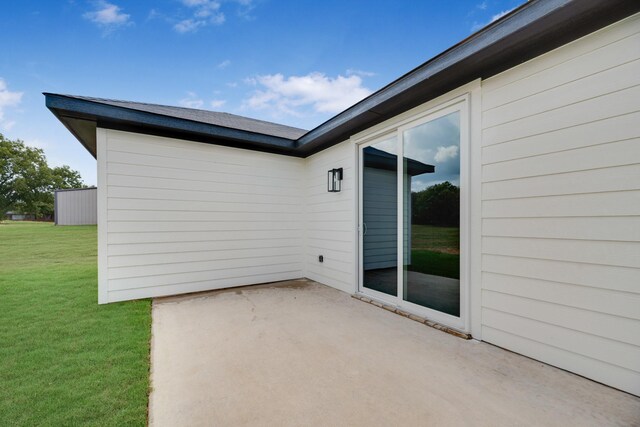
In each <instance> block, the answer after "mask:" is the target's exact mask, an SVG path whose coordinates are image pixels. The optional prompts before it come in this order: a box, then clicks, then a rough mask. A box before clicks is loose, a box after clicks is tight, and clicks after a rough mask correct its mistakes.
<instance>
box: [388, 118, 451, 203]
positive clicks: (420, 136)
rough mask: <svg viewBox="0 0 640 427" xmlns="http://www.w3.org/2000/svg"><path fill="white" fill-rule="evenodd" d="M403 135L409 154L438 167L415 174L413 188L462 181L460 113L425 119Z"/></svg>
mask: <svg viewBox="0 0 640 427" xmlns="http://www.w3.org/2000/svg"><path fill="white" fill-rule="evenodd" d="M403 137H404V156H405V157H406V158H409V159H414V160H417V161H419V162H422V163H426V164H429V165H434V166H435V168H436V170H435V173H428V174H422V175H418V176H414V177H413V178H412V180H411V191H421V190H424V189H425V188H427V187H430V186H432V185H434V184H439V183H441V182H445V181H449V182H450V183H452V184H454V185H457V186H459V185H460V113H458V112H455V113H451V114H448V115H446V116H443V117H440V118H438V119H435V120H432V121H430V122H427V123H423V124H421V125H419V126H416V127H415V128H412V129H409V130H407V131H405V132H404V135H403ZM385 142H386V141H385ZM391 142H392V144H391V145H393V144H395V141H391ZM376 147H377V146H376ZM377 148H379V147H377ZM385 151H387V150H386V149H385Z"/></svg>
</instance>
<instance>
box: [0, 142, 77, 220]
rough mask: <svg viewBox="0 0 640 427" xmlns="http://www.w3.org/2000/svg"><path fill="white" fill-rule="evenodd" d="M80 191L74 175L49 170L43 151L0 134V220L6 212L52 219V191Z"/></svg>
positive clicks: (68, 171)
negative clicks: (74, 189) (73, 189)
mask: <svg viewBox="0 0 640 427" xmlns="http://www.w3.org/2000/svg"><path fill="white" fill-rule="evenodd" d="M83 187H86V186H85V185H84V183H83V181H82V178H81V177H80V174H79V173H78V172H77V171H75V170H73V169H71V168H70V167H69V166H66V165H65V166H57V167H50V166H49V165H48V164H47V158H46V157H45V155H44V151H43V150H42V149H40V148H34V147H29V146H28V145H26V144H25V143H24V142H23V141H21V140H19V139H18V140H15V141H12V140H10V139H7V138H5V137H4V135H2V134H0V219H1V218H3V217H4V215H5V213H6V212H9V211H13V212H17V213H22V214H30V215H33V216H34V217H35V218H36V219H40V218H52V217H53V213H54V206H53V204H54V201H53V197H54V196H53V191H54V190H58V189H68V188H83Z"/></svg>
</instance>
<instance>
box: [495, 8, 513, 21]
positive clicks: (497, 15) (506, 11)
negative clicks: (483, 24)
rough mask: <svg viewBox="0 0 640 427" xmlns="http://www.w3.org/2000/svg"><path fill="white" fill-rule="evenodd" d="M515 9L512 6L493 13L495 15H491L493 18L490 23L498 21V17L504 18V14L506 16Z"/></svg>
mask: <svg viewBox="0 0 640 427" xmlns="http://www.w3.org/2000/svg"><path fill="white" fill-rule="evenodd" d="M513 9H515V7H512V8H511V9H507V10H503V11H502V12H498V13H496V14H495V15H493V16H492V17H491V20H490V21H489V24H490V23H492V22H494V21H497V20H498V19H500V18H502V17H503V16H505V15H508V14H509V13H511V11H512V10H513Z"/></svg>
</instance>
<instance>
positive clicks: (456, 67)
mask: <svg viewBox="0 0 640 427" xmlns="http://www.w3.org/2000/svg"><path fill="white" fill-rule="evenodd" d="M639 10H640V1H638V0H532V1H529V2H528V3H525V4H523V5H522V6H520V7H519V8H518V9H516V10H514V11H513V12H511V13H510V14H509V15H507V16H506V17H505V18H503V19H500V20H498V21H496V22H494V23H493V24H490V25H489V26H487V27H485V28H484V29H482V30H480V31H479V32H477V33H475V34H473V35H471V36H470V37H469V38H467V39H466V40H463V41H462V42H460V43H458V44H457V45H455V46H453V47H451V48H450V49H448V50H446V51H444V52H443V53H441V54H439V55H438V56H436V57H434V58H433V59H431V60H429V61H427V62H426V63H424V64H423V65H421V66H419V67H417V68H415V69H414V70H412V71H410V72H409V73H407V74H405V75H404V76H402V77H400V78H399V79H397V80H395V81H394V82H392V83H390V84H389V85H387V86H385V87H384V88H382V89H380V90H378V91H377V92H375V93H374V94H372V95H370V96H369V97H367V98H365V99H364V100H362V101H360V102H359V103H357V104H355V105H354V106H352V107H350V108H348V109H347V110H345V111H343V112H342V113H339V114H338V115H336V116H334V117H333V118H331V119H329V120H328V121H326V122H325V123H323V124H321V125H320V126H318V127H316V128H315V129H313V130H311V131H309V132H307V133H306V134H305V135H303V136H302V137H301V138H300V139H298V149H300V150H302V151H303V152H304V155H305V156H309V155H311V154H314V153H317V152H318V151H321V150H324V149H326V148H328V147H330V146H332V145H335V144H337V143H340V142H342V141H345V140H346V139H348V138H349V137H350V136H352V135H354V134H356V133H358V132H360V131H362V130H364V129H367V128H369V127H371V126H374V125H376V124H378V123H381V122H383V121H385V120H387V119H389V118H391V117H394V116H396V115H398V114H401V113H403V112H405V111H407V110H409V109H411V108H413V107H416V106H418V105H420V104H422V103H424V102H427V101H429V100H431V99H434V98H436V97H437V96H440V95H442V94H444V93H447V92H448V91H450V90H453V89H455V88H456V87H459V86H461V85H464V84H466V83H469V82H471V81H473V80H476V79H478V78H485V79H486V78H488V77H491V76H493V75H495V74H498V73H500V72H502V71H504V70H507V69H509V68H512V67H513V66H516V65H518V64H520V63H523V62H526V61H528V60H529V59H532V58H535V57H536V56H539V55H541V54H543V53H546V52H548V51H550V50H553V49H555V48H557V47H560V46H562V45H564V44H567V43H569V42H571V41H573V40H576V39H578V38H580V37H582V36H584V35H587V34H589V33H591V32H594V31H597V30H598V29H600V28H603V27H605V26H607V25H609V24H612V23H614V22H617V21H619V20H621V19H624V18H626V17H627V16H630V15H632V14H633V13H636V12H638V11H639Z"/></svg>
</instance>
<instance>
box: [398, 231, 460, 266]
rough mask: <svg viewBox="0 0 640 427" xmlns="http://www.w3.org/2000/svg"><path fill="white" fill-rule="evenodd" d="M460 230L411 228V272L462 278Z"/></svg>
mask: <svg viewBox="0 0 640 427" xmlns="http://www.w3.org/2000/svg"><path fill="white" fill-rule="evenodd" d="M459 242H460V229H459V228H457V227H435V226H431V225H415V224H414V225H412V226H411V265H410V266H409V270H411V271H418V272H420V273H425V274H433V275H435V276H442V277H450V278H452V279H459V278H460V243H459Z"/></svg>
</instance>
